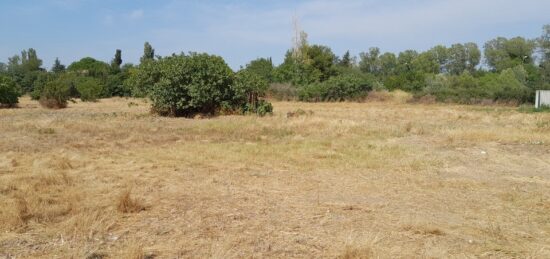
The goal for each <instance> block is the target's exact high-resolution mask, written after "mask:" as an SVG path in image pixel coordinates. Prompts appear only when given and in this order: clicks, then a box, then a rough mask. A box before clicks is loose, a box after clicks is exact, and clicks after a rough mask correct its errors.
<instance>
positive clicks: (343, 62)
mask: <svg viewBox="0 0 550 259" xmlns="http://www.w3.org/2000/svg"><path fill="white" fill-rule="evenodd" d="M353 64H354V61H353V60H352V58H351V54H350V53H349V50H348V51H346V53H344V55H343V56H342V59H340V60H339V61H338V65H339V66H341V67H344V68H351V67H353Z"/></svg>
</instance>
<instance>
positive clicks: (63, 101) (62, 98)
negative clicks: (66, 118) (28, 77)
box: [40, 76, 74, 109]
mask: <svg viewBox="0 0 550 259" xmlns="http://www.w3.org/2000/svg"><path fill="white" fill-rule="evenodd" d="M73 89H74V80H73V78H71V77H68V76H60V77H58V78H56V79H55V80H53V81H50V82H48V83H46V85H45V86H44V89H42V93H41V94H40V104H41V105H42V106H44V107H46V108H50V109H61V108H66V107H67V102H68V101H69V100H70V99H71V92H72V90H73Z"/></svg>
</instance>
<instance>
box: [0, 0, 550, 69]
mask: <svg viewBox="0 0 550 259" xmlns="http://www.w3.org/2000/svg"><path fill="white" fill-rule="evenodd" d="M549 12H550V1H549V0H523V1H519V0H409V1H405V0H388V1H381V0H363V1H360V0H347V1H336V0H332V1H329V0H310V1H297V0H294V1H292V0H279V1H266V0H256V1H252V0H246V1H230V0H215V1H214V0H212V1H207V0H204V1H199V0H190V1H162V0H156V1H153V0H150V1H147V0H27V1H25V0H1V2H0V24H1V26H0V35H2V36H1V37H0V62H7V58H8V57H10V56H13V55H14V54H17V53H19V52H20V51H21V50H22V49H26V48H30V47H32V48H35V49H36V50H37V52H38V55H39V57H40V58H42V59H43V60H44V65H45V66H46V67H48V68H49V67H50V66H51V64H52V63H53V60H54V59H55V57H59V58H60V59H61V61H62V63H64V64H67V65H68V64H69V63H71V62H73V61H75V60H78V59H80V58H82V57H86V56H92V57H95V58H97V59H100V60H104V61H110V59H111V58H112V57H113V55H114V53H115V49H117V48H118V49H122V53H123V59H124V62H132V63H137V62H138V60H139V57H140V56H141V54H142V51H143V43H144V42H145V41H149V42H150V43H151V44H152V45H153V47H154V48H155V49H156V53H157V54H160V55H169V54H171V53H174V52H176V53H179V52H181V51H185V52H188V51H198V52H208V53H212V54H217V55H221V56H223V57H224V58H225V60H226V61H227V63H228V64H229V65H230V66H231V67H233V68H234V69H237V68H239V66H241V65H245V64H246V63H247V62H248V61H250V60H252V59H255V58H257V57H273V60H274V61H275V62H276V63H279V62H281V61H282V59H283V56H284V53H285V52H286V50H287V49H288V48H290V47H291V38H292V17H293V16H297V17H299V19H300V23H301V27H302V29H303V30H305V31H306V32H307V33H308V34H309V41H310V43H316V44H323V45H328V46H330V47H331V48H332V49H333V51H334V52H335V53H336V54H338V55H341V54H342V53H343V52H345V51H346V50H348V49H349V50H350V51H351V52H352V53H353V54H355V55H356V54H358V53H359V52H362V51H367V50H368V48H369V47H373V46H377V47H380V48H381V50H382V51H392V52H399V51H402V50H405V49H416V50H426V49H428V48H430V47H432V46H434V45H437V44H444V45H450V44H452V43H457V42H476V43H478V44H479V45H480V46H482V45H483V43H484V42H486V41H487V40H489V39H492V38H495V37H497V36H504V37H513V36H523V37H528V38H535V37H538V36H539V35H540V34H541V32H542V25H543V24H549V23H550V15H549Z"/></svg>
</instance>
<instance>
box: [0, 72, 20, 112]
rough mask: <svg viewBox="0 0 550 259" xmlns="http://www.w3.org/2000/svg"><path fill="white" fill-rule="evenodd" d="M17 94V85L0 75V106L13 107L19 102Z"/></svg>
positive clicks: (18, 90) (18, 92)
mask: <svg viewBox="0 0 550 259" xmlns="http://www.w3.org/2000/svg"><path fill="white" fill-rule="evenodd" d="M19 96H21V89H20V88H19V86H17V84H15V82H14V81H13V80H12V79H11V78H9V77H7V76H2V75H0V106H1V107H4V106H5V107H14V106H15V105H16V104H17V103H18V102H19Z"/></svg>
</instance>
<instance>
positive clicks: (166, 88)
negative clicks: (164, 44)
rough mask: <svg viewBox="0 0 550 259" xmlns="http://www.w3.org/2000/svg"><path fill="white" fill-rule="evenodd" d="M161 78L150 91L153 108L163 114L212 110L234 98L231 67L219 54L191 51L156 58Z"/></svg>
mask: <svg viewBox="0 0 550 259" xmlns="http://www.w3.org/2000/svg"><path fill="white" fill-rule="evenodd" d="M156 63H157V66H158V71H159V74H160V78H161V79H160V80H159V81H158V82H156V83H155V84H154V86H153V88H152V90H151V92H150V98H151V100H152V101H153V111H154V112H156V113H158V114H160V115H164V116H186V117H191V116H193V115H195V114H199V113H200V114H215V113H216V112H218V111H219V110H220V108H221V107H222V104H224V106H233V101H234V99H235V97H234V95H235V92H234V90H235V89H234V88H233V87H232V84H233V81H234V75H233V71H231V68H229V66H228V65H227V64H226V63H225V61H224V60H223V59H222V58H221V57H219V56H211V55H208V54H191V55H190V56H184V55H179V56H171V57H167V58H164V59H162V60H160V61H156Z"/></svg>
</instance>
